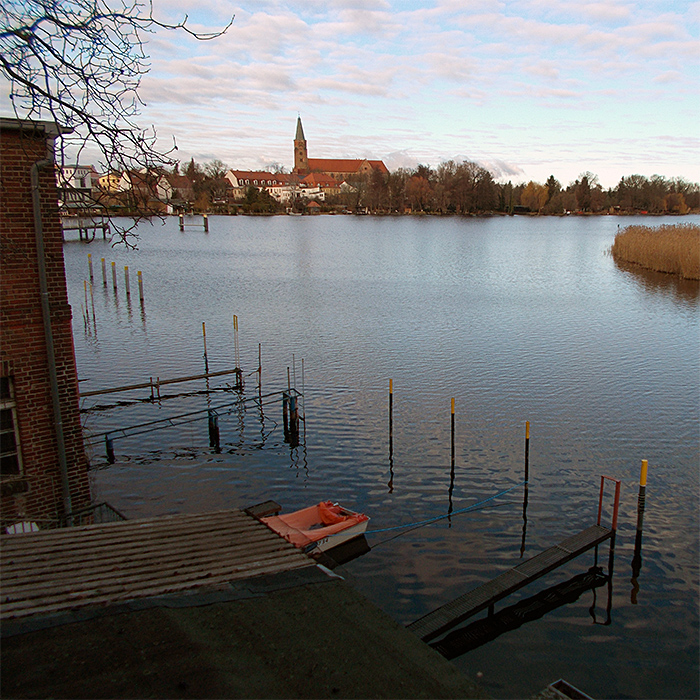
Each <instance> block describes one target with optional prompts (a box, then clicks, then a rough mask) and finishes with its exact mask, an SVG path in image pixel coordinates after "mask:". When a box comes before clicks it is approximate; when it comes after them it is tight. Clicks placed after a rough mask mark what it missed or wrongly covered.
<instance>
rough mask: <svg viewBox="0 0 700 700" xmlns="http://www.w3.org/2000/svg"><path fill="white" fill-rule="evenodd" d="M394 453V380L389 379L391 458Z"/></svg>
mask: <svg viewBox="0 0 700 700" xmlns="http://www.w3.org/2000/svg"><path fill="white" fill-rule="evenodd" d="M393 453H394V380H393V379H390V380H389V458H391V456H392V455H393Z"/></svg>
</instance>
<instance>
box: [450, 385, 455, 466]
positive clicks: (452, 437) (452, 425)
mask: <svg viewBox="0 0 700 700" xmlns="http://www.w3.org/2000/svg"><path fill="white" fill-rule="evenodd" d="M450 444H451V460H450V464H451V465H452V468H453V469H454V466H455V400H454V398H453V399H452V408H451V413H450Z"/></svg>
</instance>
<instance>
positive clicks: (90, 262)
mask: <svg viewBox="0 0 700 700" xmlns="http://www.w3.org/2000/svg"><path fill="white" fill-rule="evenodd" d="M88 267H89V268H90V282H94V280H95V275H94V274H93V273H92V253H88Z"/></svg>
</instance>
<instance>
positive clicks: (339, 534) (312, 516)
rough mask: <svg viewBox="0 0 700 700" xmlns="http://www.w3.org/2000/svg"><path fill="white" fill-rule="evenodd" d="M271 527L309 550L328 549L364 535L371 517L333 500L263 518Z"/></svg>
mask: <svg viewBox="0 0 700 700" xmlns="http://www.w3.org/2000/svg"><path fill="white" fill-rule="evenodd" d="M260 520H261V521H262V522H264V523H265V524H266V525H267V526H268V527H269V528H270V529H271V530H274V531H275V532H277V533H278V534H280V535H282V537H284V539H285V540H287V541H288V542H291V543H292V544H293V545H294V546H295V547H298V548H299V549H302V550H304V551H305V552H310V551H312V550H313V551H319V552H326V551H328V550H329V549H333V547H337V546H338V545H339V544H342V543H343V542H347V541H348V540H351V539H353V538H354V537H357V536H358V535H362V534H363V533H364V532H365V530H366V529H367V523H368V522H369V518H368V517H367V516H366V515H363V514H362V513H355V512H353V511H351V510H347V509H346V508H343V507H342V506H340V505H338V504H337V503H333V502H332V501H322V502H321V503H319V504H318V505H315V506H311V507H310V508H303V509H302V510H297V511H294V512H293V513H287V514H283V515H271V516H269V517H265V518H260Z"/></svg>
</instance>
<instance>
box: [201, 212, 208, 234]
mask: <svg viewBox="0 0 700 700" xmlns="http://www.w3.org/2000/svg"><path fill="white" fill-rule="evenodd" d="M202 218H203V219H204V233H209V214H202Z"/></svg>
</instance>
